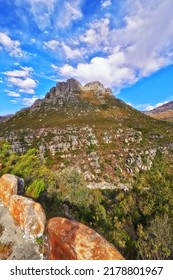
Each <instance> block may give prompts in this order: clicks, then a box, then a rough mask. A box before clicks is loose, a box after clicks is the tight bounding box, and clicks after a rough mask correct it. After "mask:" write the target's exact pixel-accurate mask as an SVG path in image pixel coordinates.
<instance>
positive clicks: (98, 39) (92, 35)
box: [80, 18, 110, 52]
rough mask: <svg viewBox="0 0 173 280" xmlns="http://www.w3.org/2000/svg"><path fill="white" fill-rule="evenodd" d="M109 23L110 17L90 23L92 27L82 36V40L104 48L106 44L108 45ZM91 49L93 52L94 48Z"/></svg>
mask: <svg viewBox="0 0 173 280" xmlns="http://www.w3.org/2000/svg"><path fill="white" fill-rule="evenodd" d="M109 24H110V20H109V18H103V19H101V20H97V21H95V22H93V23H92V24H90V28H89V29H88V30H87V31H86V32H85V33H84V34H83V35H81V36H80V41H81V42H84V43H86V44H90V45H92V46H95V47H96V48H102V49H103V46H104V45H105V44H106V45H108V35H109V33H110V30H109ZM89 51H90V52H91V51H93V49H91V50H89Z"/></svg>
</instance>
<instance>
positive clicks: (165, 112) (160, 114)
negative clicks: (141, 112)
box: [145, 101, 173, 122]
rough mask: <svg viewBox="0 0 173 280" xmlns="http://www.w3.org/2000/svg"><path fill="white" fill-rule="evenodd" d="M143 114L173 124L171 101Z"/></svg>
mask: <svg viewBox="0 0 173 280" xmlns="http://www.w3.org/2000/svg"><path fill="white" fill-rule="evenodd" d="M145 114H146V115H148V116H150V117H153V118H155V119H158V120H165V121H170V122H173V101H170V102H168V103H166V104H163V105H161V106H159V107H157V108H156V109H153V110H150V111H146V112H145Z"/></svg>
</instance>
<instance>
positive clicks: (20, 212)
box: [9, 195, 46, 239]
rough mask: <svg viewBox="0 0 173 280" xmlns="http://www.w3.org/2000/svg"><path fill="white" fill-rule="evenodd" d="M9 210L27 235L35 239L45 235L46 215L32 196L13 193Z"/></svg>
mask: <svg viewBox="0 0 173 280" xmlns="http://www.w3.org/2000/svg"><path fill="white" fill-rule="evenodd" d="M9 212H10V214H11V215H12V217H13V218H14V220H15V221H16V222H17V223H18V224H19V226H20V227H21V228H22V230H23V231H24V234H25V235H26V236H27V237H29V238H32V239H35V238H37V237H41V236H42V235H43V233H44V229H45V224H46V216H45V212H44V210H43V208H42V206H41V205H40V204H39V203H36V202H35V201H34V200H32V199H31V198H27V197H23V196H19V195H13V196H12V197H11V199H10V206H9Z"/></svg>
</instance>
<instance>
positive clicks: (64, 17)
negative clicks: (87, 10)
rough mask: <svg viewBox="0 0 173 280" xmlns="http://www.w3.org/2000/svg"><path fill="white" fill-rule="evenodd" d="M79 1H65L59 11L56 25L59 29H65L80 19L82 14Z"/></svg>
mask: <svg viewBox="0 0 173 280" xmlns="http://www.w3.org/2000/svg"><path fill="white" fill-rule="evenodd" d="M80 5H81V1H80V0H76V1H71V2H69V1H65V3H64V6H63V7H62V9H61V13H60V15H59V17H58V21H57V25H58V26H59V27H61V28H65V27H67V26H69V25H70V23H71V22H72V21H75V20H77V19H80V18H82V16H83V15H82V12H81V9H80Z"/></svg>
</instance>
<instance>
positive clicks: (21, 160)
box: [0, 142, 173, 259]
mask: <svg viewBox="0 0 173 280" xmlns="http://www.w3.org/2000/svg"><path fill="white" fill-rule="evenodd" d="M0 162H1V163H2V164H3V168H2V170H1V171H0V172H1V174H0V175H2V174H4V173H12V174H15V175H17V176H20V177H22V178H24V180H25V183H26V186H25V194H26V195H27V196H31V197H33V198H34V199H36V200H37V201H39V202H40V203H41V204H42V205H43V207H44V209H45V211H46V214H47V217H48V218H50V217H53V216H65V217H67V218H71V219H76V220H78V221H81V222H82V223H85V224H87V225H89V226H90V227H92V228H93V229H95V230H97V231H98V232H99V233H100V234H102V235H103V236H104V237H105V238H106V239H107V240H109V241H110V242H111V243H112V244H114V245H115V246H116V247H117V248H118V249H119V250H120V252H121V253H122V254H123V255H124V257H125V258H127V259H173V235H172V232H173V183H172V182H173V165H172V163H171V162H170V160H169V161H168V159H167V158H166V157H165V156H164V155H163V154H162V153H160V152H158V153H157V155H156V157H155V160H154V164H153V166H152V168H151V169H150V171H143V172H140V173H139V174H137V175H136V176H135V177H134V180H133V183H132V186H131V188H130V190H128V191H127V190H126V191H123V190H118V189H114V190H98V189H88V188H87V184H86V182H85V181H84V179H83V176H82V173H80V171H78V170H74V169H71V168H68V167H67V168H65V169H64V170H63V171H61V172H56V171H51V170H49V168H48V167H47V166H46V162H45V160H44V159H41V158H40V157H39V154H38V152H37V150H36V149H30V150H28V151H27V153H26V154H24V155H17V154H15V153H11V152H10V145H9V144H8V143H5V142H1V143H0Z"/></svg>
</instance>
